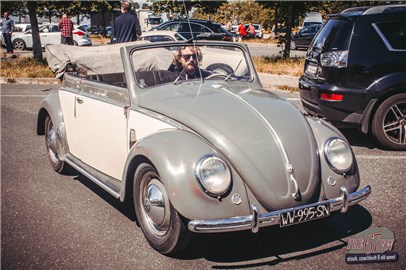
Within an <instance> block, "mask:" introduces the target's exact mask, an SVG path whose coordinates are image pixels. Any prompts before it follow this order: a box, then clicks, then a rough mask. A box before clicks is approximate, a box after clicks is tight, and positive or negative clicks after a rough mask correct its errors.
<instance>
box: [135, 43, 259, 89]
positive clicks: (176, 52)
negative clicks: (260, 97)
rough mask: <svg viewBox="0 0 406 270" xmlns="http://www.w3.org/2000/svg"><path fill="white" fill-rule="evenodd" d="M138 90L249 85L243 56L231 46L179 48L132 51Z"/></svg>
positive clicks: (236, 48)
mask: <svg viewBox="0 0 406 270" xmlns="http://www.w3.org/2000/svg"><path fill="white" fill-rule="evenodd" d="M131 59H133V61H132V65H133V69H134V70H135V71H136V72H135V79H136V81H137V84H138V86H139V87H141V88H149V87H155V86H158V85H161V84H167V83H173V84H180V83H183V82H185V81H204V80H215V79H218V80H223V81H224V80H227V81H249V80H251V75H252V72H251V71H250V68H249V65H248V63H247V61H246V58H245V54H244V52H243V51H242V50H241V49H240V48H238V47H233V46H207V45H205V46H195V45H192V44H191V45H185V44H183V45H179V46H173V43H172V46H169V45H168V46H165V47H161V48H147V49H141V50H136V51H134V52H133V55H132V57H131Z"/></svg>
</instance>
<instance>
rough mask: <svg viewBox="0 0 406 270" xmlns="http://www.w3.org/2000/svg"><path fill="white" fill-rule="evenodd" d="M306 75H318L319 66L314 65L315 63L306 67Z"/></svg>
mask: <svg viewBox="0 0 406 270" xmlns="http://www.w3.org/2000/svg"><path fill="white" fill-rule="evenodd" d="M305 73H308V74H311V75H316V73H317V65H315V64H313V63H311V62H310V63H309V64H308V65H307V66H306V71H305Z"/></svg>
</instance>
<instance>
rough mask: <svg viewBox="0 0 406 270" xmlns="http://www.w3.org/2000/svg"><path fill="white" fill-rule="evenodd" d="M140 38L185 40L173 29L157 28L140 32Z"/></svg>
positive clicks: (154, 40) (153, 40) (149, 39)
mask: <svg viewBox="0 0 406 270" xmlns="http://www.w3.org/2000/svg"><path fill="white" fill-rule="evenodd" d="M141 40H148V41H151V42H160V41H186V40H187V39H186V38H184V37H183V36H182V35H181V34H179V33H178V32H174V31H167V30H157V31H145V32H142V36H141Z"/></svg>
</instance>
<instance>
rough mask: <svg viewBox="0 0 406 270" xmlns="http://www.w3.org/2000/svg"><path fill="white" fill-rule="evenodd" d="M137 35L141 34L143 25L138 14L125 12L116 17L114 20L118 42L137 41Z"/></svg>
mask: <svg viewBox="0 0 406 270" xmlns="http://www.w3.org/2000/svg"><path fill="white" fill-rule="evenodd" d="M137 35H141V27H140V22H139V21H138V17H137V15H136V14H131V13H129V12H124V13H123V14H121V15H120V16H118V17H117V18H116V20H115V21H114V36H115V37H116V43H122V42H130V41H135V40H137Z"/></svg>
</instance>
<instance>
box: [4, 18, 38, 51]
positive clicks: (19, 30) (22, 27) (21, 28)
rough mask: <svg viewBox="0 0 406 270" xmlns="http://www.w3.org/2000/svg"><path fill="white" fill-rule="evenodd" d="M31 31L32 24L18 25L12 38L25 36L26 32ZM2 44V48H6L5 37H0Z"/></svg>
mask: <svg viewBox="0 0 406 270" xmlns="http://www.w3.org/2000/svg"><path fill="white" fill-rule="evenodd" d="M30 29H31V24H29V23H17V24H14V30H13V34H12V36H19V35H21V34H23V33H24V32H25V31H28V30H30ZM0 44H1V46H5V43H4V40H3V35H0Z"/></svg>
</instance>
